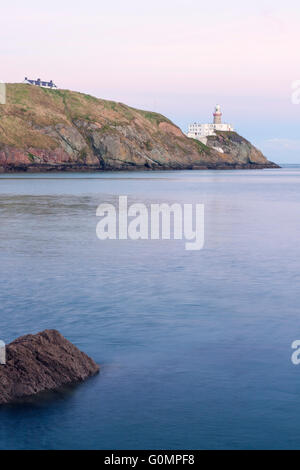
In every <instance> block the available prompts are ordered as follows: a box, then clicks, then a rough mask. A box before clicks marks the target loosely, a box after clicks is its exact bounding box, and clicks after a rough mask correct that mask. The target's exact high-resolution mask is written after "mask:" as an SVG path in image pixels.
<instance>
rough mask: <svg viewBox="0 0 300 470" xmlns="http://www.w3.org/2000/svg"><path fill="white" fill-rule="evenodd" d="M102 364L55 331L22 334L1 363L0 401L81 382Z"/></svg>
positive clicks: (9, 401) (23, 397)
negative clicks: (4, 362) (4, 361)
mask: <svg viewBox="0 0 300 470" xmlns="http://www.w3.org/2000/svg"><path fill="white" fill-rule="evenodd" d="M98 372H99V366H98V365H97V364H96V363H95V362H94V361H93V360H92V359H91V358H90V357H88V356H87V355H86V354H85V353H83V352H81V351H80V350H79V349H78V348H77V347H76V346H74V345H73V344H72V343H70V341H68V340H67V339H66V338H64V337H63V336H62V335H61V334H60V333H59V332H58V331H56V330H45V331H43V332H41V333H37V334H35V335H26V336H21V337H20V338H18V339H16V340H14V341H13V342H12V343H10V344H9V345H7V346H6V364H1V365H0V404H6V403H17V402H22V401H24V400H26V398H29V397H32V396H34V395H37V394H39V393H41V392H45V391H50V390H51V391H53V390H57V389H59V388H60V387H62V386H65V385H69V384H75V383H77V382H82V381H83V380H85V379H87V378H88V377H90V376H92V375H95V374H97V373H98Z"/></svg>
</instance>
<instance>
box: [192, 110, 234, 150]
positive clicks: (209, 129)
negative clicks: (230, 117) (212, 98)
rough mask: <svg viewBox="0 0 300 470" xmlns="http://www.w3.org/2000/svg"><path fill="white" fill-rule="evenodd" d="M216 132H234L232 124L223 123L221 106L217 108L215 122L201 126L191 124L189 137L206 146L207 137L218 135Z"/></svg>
mask: <svg viewBox="0 0 300 470" xmlns="http://www.w3.org/2000/svg"><path fill="white" fill-rule="evenodd" d="M215 131H225V132H226V131H227V132H228V131H234V128H233V127H232V125H231V124H225V123H224V124H223V123H222V112H221V106H220V105H219V104H217V105H216V107H215V111H214V113H213V122H212V123H211V124H199V123H197V122H194V124H190V125H189V130H188V133H187V136H188V137H191V138H193V139H197V140H200V141H201V142H203V143H204V144H206V142H207V137H208V136H209V135H216V133H215Z"/></svg>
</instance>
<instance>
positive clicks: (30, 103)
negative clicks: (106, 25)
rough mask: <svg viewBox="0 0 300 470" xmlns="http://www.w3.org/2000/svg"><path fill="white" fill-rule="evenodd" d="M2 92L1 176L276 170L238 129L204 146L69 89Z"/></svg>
mask: <svg viewBox="0 0 300 470" xmlns="http://www.w3.org/2000/svg"><path fill="white" fill-rule="evenodd" d="M6 88H7V102H6V104H4V105H1V106H0V123H1V126H0V173H15V172H30V173H36V172H48V171H55V172H57V171H59V172H60V171H73V172H74V171H123V170H124V171H144V170H188V169H190V170H194V169H197V170H200V169H204V170H206V169H213V170H227V169H258V168H259V169H260V168H278V167H279V166H278V165H277V164H275V163H273V162H270V161H269V160H267V159H266V157H265V156H264V155H263V154H262V153H261V152H260V151H259V150H258V149H256V148H255V147H254V146H253V145H252V144H251V143H250V142H249V141H247V140H246V139H244V138H243V137H241V136H240V135H239V134H237V133H236V132H222V131H216V133H215V135H212V136H208V138H207V141H206V145H205V144H204V143H203V142H201V141H199V140H197V139H192V138H189V137H187V136H186V135H185V134H184V133H183V132H182V131H181V129H180V128H179V127H178V126H176V125H175V124H173V123H172V122H171V121H170V120H169V119H168V118H166V117H165V116H163V115H161V114H158V113H153V112H150V111H143V110H138V109H135V108H131V107H130V106H127V105H125V104H122V103H117V102H113V101H107V100H101V99H97V98H94V97H92V96H90V95H85V94H83V93H77V92H73V91H69V90H60V89H47V88H41V87H38V86H33V85H29V84H8V85H7V86H6ZM216 149H218V150H216Z"/></svg>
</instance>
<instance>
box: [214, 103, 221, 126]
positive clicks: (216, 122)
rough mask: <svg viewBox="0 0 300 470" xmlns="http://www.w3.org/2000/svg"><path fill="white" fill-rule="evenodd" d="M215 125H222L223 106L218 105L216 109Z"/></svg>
mask: <svg viewBox="0 0 300 470" xmlns="http://www.w3.org/2000/svg"><path fill="white" fill-rule="evenodd" d="M214 124H222V113H221V106H220V105H219V104H217V105H216V107H215V112H214Z"/></svg>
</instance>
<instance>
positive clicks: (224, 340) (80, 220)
mask: <svg viewBox="0 0 300 470" xmlns="http://www.w3.org/2000/svg"><path fill="white" fill-rule="evenodd" d="M118 195H128V199H129V202H144V203H147V204H148V203H151V202H168V203H171V202H181V203H204V204H205V246H204V249H203V250H201V251H186V250H185V249H184V241H180V240H176V241H172V240H171V241H155V240H154V241H150V240H149V241H147V240H143V241H131V240H123V241H113V240H110V241H99V240H98V239H97V238H96V232H95V229H96V224H97V222H98V219H97V218H96V208H97V206H98V205H99V204H100V203H102V202H113V203H115V202H117V197H118ZM299 234H300V168H296V167H295V168H293V167H287V168H283V169H278V170H277V169H276V170H262V171H261V170H253V171H182V172H161V173H160V172H159V173H158V172H155V173H149V172H145V173H106V174H102V173H97V174H96V173H93V174H88V173H85V174H39V175H25V176H24V175H8V176H5V175H2V176H1V178H0V250H1V252H0V253H1V258H0V261H1V272H0V309H1V316H0V339H3V340H5V341H6V342H7V343H8V342H10V341H11V340H13V339H15V338H16V337H18V336H20V335H23V334H26V333H35V332H38V331H41V330H43V329H45V328H56V329H58V330H60V331H61V333H62V334H64V335H65V336H66V337H67V338H68V339H69V340H71V341H72V342H74V343H75V344H76V345H77V346H78V347H79V348H81V349H82V350H84V351H85V352H87V353H88V354H89V355H91V356H92V357H93V358H94V359H95V360H96V361H97V362H98V363H99V364H100V365H101V374H100V375H98V376H97V377H95V378H92V379H90V380H88V381H87V382H85V383H84V384H82V385H79V386H78V387H75V388H72V389H68V390H64V391H61V392H59V393H57V394H54V395H51V396H49V397H46V398H43V399H39V400H37V401H33V402H32V403H27V404H26V405H19V406H8V407H2V408H1V409H0V448H2V449H140V448H146V449H147V448H149V449H162V448H167V449H178V448H188V449H197V448H200V449H253V448H256V449H258V448H268V449H271V448H299V447H300V425H299V423H300V365H299V366H298V367H297V366H295V365H293V364H292V362H291V353H292V349H291V343H292V341H294V340H295V339H300V310H299V304H300V289H299V287H300V282H299V281H300V270H299V265H300V241H299Z"/></svg>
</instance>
